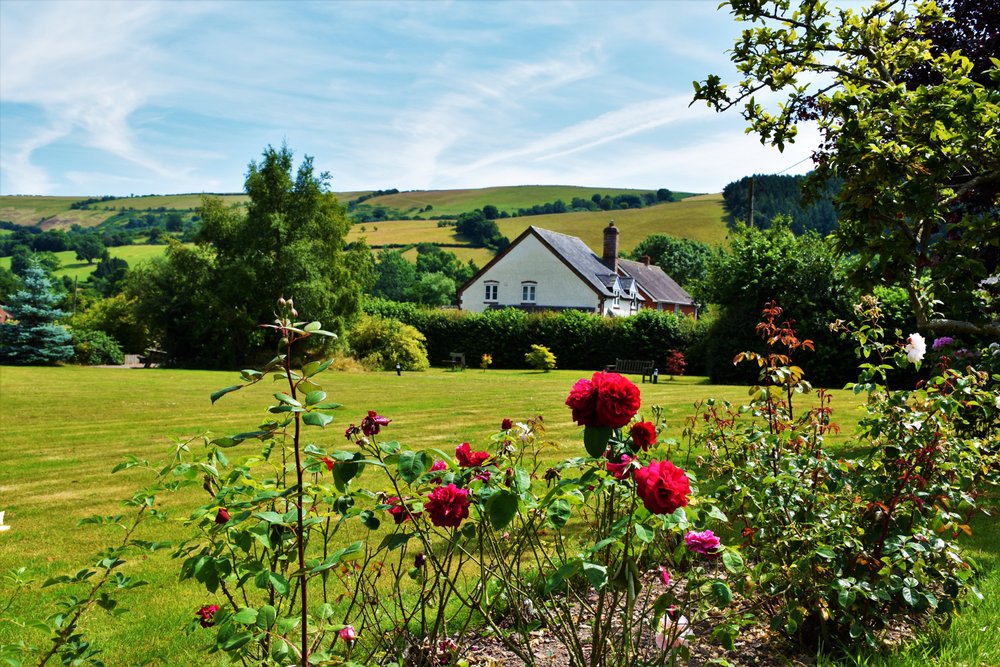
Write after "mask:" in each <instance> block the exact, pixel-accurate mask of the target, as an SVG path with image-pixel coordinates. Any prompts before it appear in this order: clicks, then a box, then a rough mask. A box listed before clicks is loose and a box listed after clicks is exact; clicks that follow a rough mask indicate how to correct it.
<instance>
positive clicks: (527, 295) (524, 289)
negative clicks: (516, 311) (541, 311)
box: [521, 283, 535, 303]
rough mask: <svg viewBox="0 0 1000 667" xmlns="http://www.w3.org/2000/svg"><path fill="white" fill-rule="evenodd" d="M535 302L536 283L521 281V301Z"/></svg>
mask: <svg viewBox="0 0 1000 667" xmlns="http://www.w3.org/2000/svg"><path fill="white" fill-rule="evenodd" d="M534 302H535V283H521V303H534Z"/></svg>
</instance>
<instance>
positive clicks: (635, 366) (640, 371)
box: [604, 359, 653, 382]
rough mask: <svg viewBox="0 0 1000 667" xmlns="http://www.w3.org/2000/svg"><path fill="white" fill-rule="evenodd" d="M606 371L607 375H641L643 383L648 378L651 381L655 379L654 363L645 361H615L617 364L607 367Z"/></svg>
mask: <svg viewBox="0 0 1000 667" xmlns="http://www.w3.org/2000/svg"><path fill="white" fill-rule="evenodd" d="M604 371H605V372H606V373H622V374H625V373H631V374H633V375H641V376H642V381H643V382H645V381H646V378H647V377H648V378H649V379H650V380H652V379H653V362H652V361H646V360H643V359H615V363H613V364H608V365H607V366H605V367H604Z"/></svg>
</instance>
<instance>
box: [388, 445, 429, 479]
mask: <svg viewBox="0 0 1000 667" xmlns="http://www.w3.org/2000/svg"><path fill="white" fill-rule="evenodd" d="M433 464H434V462H433V461H431V457H430V455H429V454H428V453H427V452H423V451H421V452H414V451H410V450H407V451H405V452H401V453H400V455H399V463H398V464H397V466H396V469H397V470H398V471H399V476H400V477H401V478H403V480H405V481H406V483H407V484H412V483H413V482H414V481H415V480H416V479H417V478H418V477H420V476H421V475H423V474H424V473H425V472H427V470H429V469H430V467H431V466H432V465H433Z"/></svg>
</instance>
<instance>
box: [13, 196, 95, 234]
mask: <svg viewBox="0 0 1000 667" xmlns="http://www.w3.org/2000/svg"><path fill="white" fill-rule="evenodd" d="M81 199H86V197H27V196H25V197H19V196H3V197H0V220H9V221H11V222H13V223H16V224H18V225H29V226H30V225H34V224H37V223H38V222H39V221H42V220H44V222H43V223H42V228H43V229H52V228H59V227H70V226H71V225H73V224H79V225H83V226H84V227H92V226H94V225H97V224H99V223H100V222H102V221H103V220H105V219H106V218H107V217H108V213H107V212H106V211H78V210H73V209H71V208H70V204H72V203H74V202H78V201H80V200H81Z"/></svg>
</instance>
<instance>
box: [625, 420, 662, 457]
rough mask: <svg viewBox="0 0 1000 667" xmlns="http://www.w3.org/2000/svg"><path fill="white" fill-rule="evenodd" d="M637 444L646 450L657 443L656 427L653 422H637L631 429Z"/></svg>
mask: <svg viewBox="0 0 1000 667" xmlns="http://www.w3.org/2000/svg"><path fill="white" fill-rule="evenodd" d="M629 435H631V436H632V442H634V443H635V446H636V447H638V448H639V449H641V450H642V451H646V450H647V449H649V448H650V447H652V446H653V445H655V444H656V427H655V426H654V425H653V424H652V423H651V422H636V423H635V424H632V430H631V431H629Z"/></svg>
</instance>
